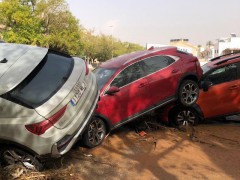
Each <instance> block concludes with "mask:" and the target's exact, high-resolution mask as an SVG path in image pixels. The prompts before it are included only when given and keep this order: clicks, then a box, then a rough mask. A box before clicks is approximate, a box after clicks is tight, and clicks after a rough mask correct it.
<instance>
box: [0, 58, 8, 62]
mask: <svg viewBox="0 0 240 180" xmlns="http://www.w3.org/2000/svg"><path fill="white" fill-rule="evenodd" d="M7 62H8V60H7V59H6V58H4V59H3V60H1V61H0V63H7Z"/></svg>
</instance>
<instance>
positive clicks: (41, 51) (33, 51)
mask: <svg viewBox="0 0 240 180" xmlns="http://www.w3.org/2000/svg"><path fill="white" fill-rule="evenodd" d="M47 51H48V50H47V49H45V48H40V47H33V46H27V45H17V44H8V43H1V44H0V62H1V63H0V82H1V84H0V95H1V94H4V93H6V92H8V91H10V90H12V89H13V88H14V87H16V86H17V85H18V84H19V83H20V82H22V80H23V79H25V78H26V77H27V76H28V75H29V74H30V73H31V72H32V71H33V69H34V68H35V67H36V66H37V65H38V64H39V63H40V62H41V60H42V59H43V58H44V56H45V55H46V54H47ZM10 52H11V53H10Z"/></svg>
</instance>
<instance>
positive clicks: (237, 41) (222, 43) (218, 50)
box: [213, 33, 240, 57]
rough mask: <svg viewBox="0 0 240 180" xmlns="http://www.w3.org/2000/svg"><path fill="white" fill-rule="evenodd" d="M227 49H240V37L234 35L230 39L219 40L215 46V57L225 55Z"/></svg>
mask: <svg viewBox="0 0 240 180" xmlns="http://www.w3.org/2000/svg"><path fill="white" fill-rule="evenodd" d="M226 49H230V50H234V49H240V37H239V36H237V35H236V34H234V33H232V34H231V36H230V37H228V38H220V39H218V42H217V43H216V44H214V53H213V57H216V56H221V55H223V51H224V50H226Z"/></svg>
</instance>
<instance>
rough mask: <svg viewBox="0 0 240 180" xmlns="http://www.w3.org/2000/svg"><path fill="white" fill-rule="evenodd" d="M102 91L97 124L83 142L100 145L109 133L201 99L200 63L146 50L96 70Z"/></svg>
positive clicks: (162, 50)
mask: <svg viewBox="0 0 240 180" xmlns="http://www.w3.org/2000/svg"><path fill="white" fill-rule="evenodd" d="M94 73H95V75H96V78H97V83H98V86H99V88H100V101H99V103H98V108H97V109H96V112H95V113H96V115H95V120H94V121H92V124H91V125H90V126H89V127H90V128H88V129H87V131H88V133H85V134H86V136H85V137H84V138H83V139H84V141H85V144H87V145H88V146H89V147H94V146H96V145H99V144H100V143H101V142H102V141H103V139H104V137H105V135H106V133H107V132H109V131H110V130H112V129H114V128H116V127H119V126H121V125H123V124H125V123H127V122H129V121H131V120H133V119H135V118H137V117H139V116H141V115H143V114H145V113H147V112H149V111H151V110H154V109H156V108H159V107H161V106H164V105H166V104H168V103H170V102H173V101H176V100H177V99H178V100H179V102H181V103H182V104H183V105H185V106H192V105H193V104H194V103H195V102H196V101H197V99H198V94H199V87H198V84H197V82H198V81H199V78H200V77H201V75H202V69H201V67H200V64H199V61H198V59H197V58H196V57H194V56H192V55H191V54H188V53H185V52H182V51H178V50H177V48H176V47H164V48H158V49H151V50H144V51H140V52H135V53H131V54H127V55H123V56H119V57H116V58H113V59H111V60H109V61H107V62H105V63H103V64H102V65H101V66H100V67H98V68H97V69H95V70H94Z"/></svg>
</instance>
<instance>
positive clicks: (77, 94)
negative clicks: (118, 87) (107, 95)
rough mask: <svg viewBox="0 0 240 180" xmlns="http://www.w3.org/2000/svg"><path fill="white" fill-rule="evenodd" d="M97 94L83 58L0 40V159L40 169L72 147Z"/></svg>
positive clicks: (89, 115)
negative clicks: (46, 162) (45, 162)
mask: <svg viewBox="0 0 240 180" xmlns="http://www.w3.org/2000/svg"><path fill="white" fill-rule="evenodd" d="M98 99H99V90H98V88H97V84H96V79H95V77H94V76H93V75H92V73H90V72H89V70H88V67H87V65H86V63H85V62H84V61H83V60H82V59H80V58H76V57H71V56H69V55H67V54H63V53H60V52H57V51H53V50H50V49H47V48H40V47H35V46H27V45H21V44H9V43H1V44H0V158H1V160H0V161H2V162H3V163H4V164H13V163H16V162H21V163H23V164H24V165H25V166H26V167H28V168H36V169H38V170H41V169H42V163H41V162H42V161H44V160H45V159H46V158H48V157H59V156H61V155H63V154H65V153H66V152H68V151H69V150H70V148H71V147H72V146H73V144H74V143H75V142H76V141H77V139H78V138H79V136H80V135H82V134H83V133H84V130H85V128H86V126H88V124H89V121H91V115H92V113H93V112H94V110H95V107H96V104H97V101H98Z"/></svg>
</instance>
